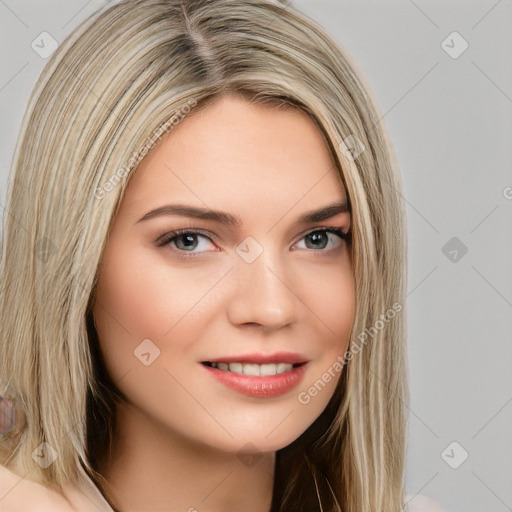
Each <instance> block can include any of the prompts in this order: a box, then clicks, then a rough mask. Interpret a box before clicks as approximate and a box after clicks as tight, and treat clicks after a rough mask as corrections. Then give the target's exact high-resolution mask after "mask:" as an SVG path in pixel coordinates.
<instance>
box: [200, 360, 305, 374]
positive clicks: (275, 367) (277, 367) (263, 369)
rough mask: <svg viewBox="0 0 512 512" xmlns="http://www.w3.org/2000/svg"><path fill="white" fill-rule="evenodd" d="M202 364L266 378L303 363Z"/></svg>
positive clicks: (207, 362)
mask: <svg viewBox="0 0 512 512" xmlns="http://www.w3.org/2000/svg"><path fill="white" fill-rule="evenodd" d="M203 364H205V365H206V366H210V367H211V368H217V369H218V370H222V371H225V372H233V373H238V374H241V375H252V376H261V375H262V376H266V375H278V374H280V373H285V372H289V371H290V370H292V369H293V368H294V367H297V366H301V365H302V364H305V363H298V364H291V363H269V364H255V363H223V362H215V363H212V362H209V361H206V362H204V363H203Z"/></svg>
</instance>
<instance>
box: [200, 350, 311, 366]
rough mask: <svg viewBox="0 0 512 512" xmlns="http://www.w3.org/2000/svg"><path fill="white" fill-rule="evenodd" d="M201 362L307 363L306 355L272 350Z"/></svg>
mask: <svg viewBox="0 0 512 512" xmlns="http://www.w3.org/2000/svg"><path fill="white" fill-rule="evenodd" d="M202 362H203V363H254V364H266V363H289V364H299V363H307V362H308V359H307V357H304V356H303V355H301V354H297V353H295V352H274V353H273V354H264V353H261V352H260V353H254V354H242V355H235V356H223V357H217V358H215V359H208V360H207V361H202Z"/></svg>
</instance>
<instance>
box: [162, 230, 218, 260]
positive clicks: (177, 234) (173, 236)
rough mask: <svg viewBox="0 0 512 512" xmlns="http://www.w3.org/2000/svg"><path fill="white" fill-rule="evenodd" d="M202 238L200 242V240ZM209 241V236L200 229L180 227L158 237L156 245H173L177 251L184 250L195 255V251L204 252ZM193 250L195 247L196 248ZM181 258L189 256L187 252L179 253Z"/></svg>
mask: <svg viewBox="0 0 512 512" xmlns="http://www.w3.org/2000/svg"><path fill="white" fill-rule="evenodd" d="M200 239H202V242H201V240H200ZM207 241H210V242H211V238H210V236H208V235H206V234H204V233H203V232H202V231H198V230H190V229H180V230H177V231H171V232H170V233H167V234H165V235H163V236H162V237H160V239H159V240H157V245H158V246H159V247H162V246H164V245H171V246H174V248H175V250H176V251H178V252H186V253H189V254H191V255H195V254H197V253H201V252H204V251H205V250H207V248H208V242H207ZM198 248H199V250H197V251H195V249H198ZM180 257H182V258H187V257H189V256H188V254H186V255H185V254H184V255H180Z"/></svg>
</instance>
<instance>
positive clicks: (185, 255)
mask: <svg viewBox="0 0 512 512" xmlns="http://www.w3.org/2000/svg"><path fill="white" fill-rule="evenodd" d="M317 232H320V233H322V232H325V233H333V234H335V235H337V236H338V237H339V238H340V239H342V240H344V241H346V242H350V239H351V232H350V231H348V232H347V233H344V232H343V231H342V230H341V229H338V228H333V227H321V228H315V229H313V230H311V231H309V232H308V233H305V234H304V235H302V237H301V238H300V240H302V239H303V238H305V237H307V236H309V235H312V234H313V233H317ZM181 235H201V236H204V237H205V238H208V239H209V240H210V241H213V240H215V239H217V238H218V237H217V236H215V235H212V234H211V233H208V232H206V231H204V230H202V229H197V228H185V229H177V230H176V231H171V232H169V233H166V234H164V235H162V236H161V237H160V238H159V239H158V240H157V241H156V245H157V246H158V247H164V246H166V245H168V244H170V243H171V242H172V241H173V240H175V239H176V238H178V237H179V236H181ZM212 239H213V240H212ZM309 250H310V251H313V252H315V253H325V252H329V251H328V250H324V249H320V250H315V249H309ZM332 250H334V249H332ZM175 251H177V252H178V258H182V259H190V258H197V257H199V256H200V255H201V254H203V253H189V252H188V251H183V250H181V249H175Z"/></svg>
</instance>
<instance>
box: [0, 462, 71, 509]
mask: <svg viewBox="0 0 512 512" xmlns="http://www.w3.org/2000/svg"><path fill="white" fill-rule="evenodd" d="M48 510H51V511H52V512H76V511H75V510H74V509H73V508H72V507H71V505H70V504H69V503H68V502H67V501H66V499H65V498H64V497H63V496H62V495H61V494H59V493H58V492H57V491H54V490H53V489H49V488H47V487H45V486H44V485H41V484H39V483H37V482H34V481H32V480H30V479H29V475H26V476H25V477H22V476H19V475H17V474H15V473H13V472H12V471H10V470H9V469H7V468H6V467H5V466H2V465H1V464H0V511H1V512H48Z"/></svg>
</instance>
